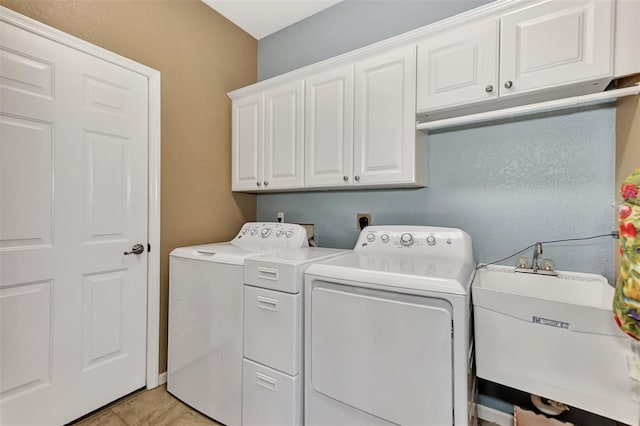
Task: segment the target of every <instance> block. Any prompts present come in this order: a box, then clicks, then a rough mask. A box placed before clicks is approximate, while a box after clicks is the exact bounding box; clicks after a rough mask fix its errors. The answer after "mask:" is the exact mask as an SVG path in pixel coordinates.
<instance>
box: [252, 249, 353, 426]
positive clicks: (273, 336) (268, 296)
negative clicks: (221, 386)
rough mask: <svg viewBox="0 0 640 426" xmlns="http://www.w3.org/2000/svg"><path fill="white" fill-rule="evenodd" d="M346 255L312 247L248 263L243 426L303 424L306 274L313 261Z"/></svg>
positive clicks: (292, 425)
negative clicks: (303, 291)
mask: <svg viewBox="0 0 640 426" xmlns="http://www.w3.org/2000/svg"><path fill="white" fill-rule="evenodd" d="M347 252H348V251H347V250H338V249H329V248H313V247H312V248H302V249H297V250H285V251H279V252H275V253H270V254H265V255H261V256H257V257H253V258H251V259H247V261H246V262H245V265H244V280H245V287H244V349H243V352H244V360H243V368H242V375H243V384H242V423H243V424H244V425H246V426H254V425H260V426H271V425H273V426H285V425H291V426H294V425H301V424H302V423H303V419H302V412H303V410H302V409H303V403H304V401H303V399H302V391H303V388H302V384H303V380H302V361H303V359H302V353H303V352H302V347H303V344H304V342H303V339H302V331H303V330H302V329H303V327H302V307H303V303H304V302H303V300H302V287H303V273H304V271H305V269H307V267H308V266H309V265H311V264H312V263H314V262H319V261H322V260H326V259H329V258H332V257H335V256H338V255H341V254H345V253H347Z"/></svg>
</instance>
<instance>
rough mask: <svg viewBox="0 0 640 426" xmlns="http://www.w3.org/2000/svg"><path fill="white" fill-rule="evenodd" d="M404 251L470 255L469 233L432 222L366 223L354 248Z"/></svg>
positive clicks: (456, 256) (455, 256) (448, 256)
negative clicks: (413, 223) (418, 223)
mask: <svg viewBox="0 0 640 426" xmlns="http://www.w3.org/2000/svg"><path fill="white" fill-rule="evenodd" d="M399 250H402V251H403V253H404V254H407V255H411V256H429V257H438V258H442V259H460V258H464V257H470V258H472V254H471V237H469V235H468V234H467V233H466V232H464V231H463V230H461V229H456V228H441V227H434V226H402V225H387V226H385V225H382V226H367V227H366V228H364V229H363V230H362V231H361V232H360V236H359V237H358V241H357V242H356V246H355V248H354V251H356V252H359V253H371V254H374V253H375V254H385V253H389V254H398V253H400V252H399Z"/></svg>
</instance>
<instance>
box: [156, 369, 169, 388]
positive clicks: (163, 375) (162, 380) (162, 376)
mask: <svg viewBox="0 0 640 426" xmlns="http://www.w3.org/2000/svg"><path fill="white" fill-rule="evenodd" d="M165 383H167V372H166V371H165V372H164V373H160V374H159V375H158V386H162V385H164V384H165Z"/></svg>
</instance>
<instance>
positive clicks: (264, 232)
mask: <svg viewBox="0 0 640 426" xmlns="http://www.w3.org/2000/svg"><path fill="white" fill-rule="evenodd" d="M270 233H271V229H269V228H264V229H263V230H262V232H260V235H262V238H267V237H268V236H269V234H270Z"/></svg>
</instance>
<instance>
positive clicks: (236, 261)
mask: <svg viewBox="0 0 640 426" xmlns="http://www.w3.org/2000/svg"><path fill="white" fill-rule="evenodd" d="M306 235H307V234H306V231H305V229H304V228H303V227H301V226H299V225H295V224H289V223H284V224H280V223H246V224H245V225H243V227H242V229H241V230H240V232H239V233H238V235H236V237H235V238H234V239H233V240H231V241H229V242H224V243H215V244H205V245H199V246H192V247H182V248H177V249H175V250H173V251H172V252H171V254H170V257H169V274H170V276H169V353H168V368H167V390H168V391H169V392H170V393H171V394H173V395H174V396H176V397H177V398H178V399H180V400H182V401H183V402H185V403H186V404H188V405H190V406H191V407H193V408H195V409H196V410H198V411H200V412H202V413H204V414H206V415H207V416H209V417H211V418H213V419H215V420H217V421H218V422H221V423H224V424H226V425H240V424H241V416H242V305H243V294H244V290H243V265H244V262H245V259H247V258H250V257H251V256H258V255H260V254H264V253H268V252H270V251H277V250H282V249H288V248H300V247H307V246H308V242H307V236H306Z"/></svg>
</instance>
